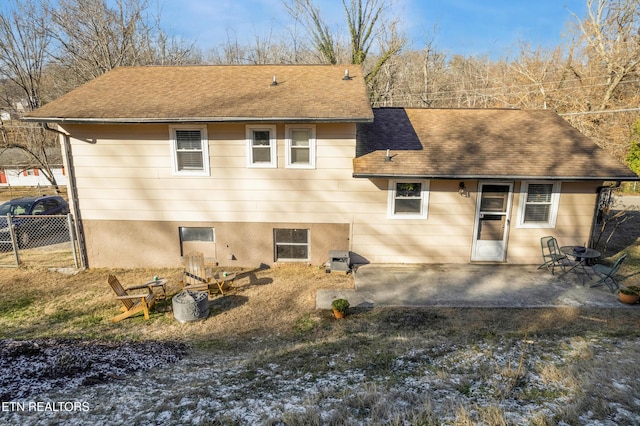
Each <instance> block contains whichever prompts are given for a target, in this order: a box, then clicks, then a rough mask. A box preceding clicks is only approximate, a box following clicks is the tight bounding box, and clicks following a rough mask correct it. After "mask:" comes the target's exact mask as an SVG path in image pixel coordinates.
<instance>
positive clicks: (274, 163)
mask: <svg viewBox="0 0 640 426" xmlns="http://www.w3.org/2000/svg"><path fill="white" fill-rule="evenodd" d="M254 131H268V132H269V150H270V152H269V154H270V155H269V162H261V163H254V161H253V132H254ZM246 137H247V167H249V168H262V169H264V168H267V169H275V168H277V167H278V144H277V139H276V126H275V125H251V126H247V128H246Z"/></svg>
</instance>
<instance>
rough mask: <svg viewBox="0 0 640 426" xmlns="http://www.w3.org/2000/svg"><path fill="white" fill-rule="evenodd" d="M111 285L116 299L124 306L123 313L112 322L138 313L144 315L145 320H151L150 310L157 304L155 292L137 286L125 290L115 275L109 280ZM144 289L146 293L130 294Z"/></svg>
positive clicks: (147, 287) (149, 288) (148, 287)
mask: <svg viewBox="0 0 640 426" xmlns="http://www.w3.org/2000/svg"><path fill="white" fill-rule="evenodd" d="M108 281H109V285H110V286H111V288H112V289H113V291H114V292H115V293H116V299H118V300H120V301H121V302H122V304H123V306H122V307H121V308H120V310H121V311H122V313H121V314H120V315H118V316H116V317H113V318H112V319H111V321H112V322H118V321H121V320H123V319H125V318H129V317H130V316H132V315H135V314H137V313H138V312H143V313H144V319H145V320H148V319H149V309H151V308H152V307H153V305H154V304H155V303H156V295H155V294H154V293H153V290H152V289H151V287H150V286H148V285H142V286H135V287H130V288H128V289H125V288H124V287H123V286H122V284H120V281H118V278H116V276H115V275H109V278H108ZM143 288H146V289H147V292H146V293H142V294H129V291H131V290H141V289H143Z"/></svg>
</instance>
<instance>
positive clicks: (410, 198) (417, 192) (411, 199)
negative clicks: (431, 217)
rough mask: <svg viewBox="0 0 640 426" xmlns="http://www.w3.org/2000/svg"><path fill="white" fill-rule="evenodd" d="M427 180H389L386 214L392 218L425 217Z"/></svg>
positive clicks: (427, 200)
mask: <svg viewBox="0 0 640 426" xmlns="http://www.w3.org/2000/svg"><path fill="white" fill-rule="evenodd" d="M428 202H429V181H427V180H391V181H389V203H388V204H389V210H388V216H389V217H390V218H393V219H426V218H427V210H428V209H427V206H428Z"/></svg>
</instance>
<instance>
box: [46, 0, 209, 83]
mask: <svg viewBox="0 0 640 426" xmlns="http://www.w3.org/2000/svg"><path fill="white" fill-rule="evenodd" d="M111 4H113V5H114V6H113V7H110V6H109V3H107V1H106V0H59V1H58V2H57V5H56V6H52V7H50V8H49V12H50V14H51V16H52V22H53V24H54V26H53V29H52V33H51V35H52V37H54V38H55V40H56V41H57V42H58V43H59V45H60V46H59V49H58V50H57V51H56V54H55V57H56V60H57V61H58V62H59V63H60V64H62V65H63V66H64V67H65V68H66V69H68V70H69V71H71V72H72V73H74V75H75V76H76V78H77V81H76V82H75V84H74V85H77V84H79V83H83V82H85V81H88V80H91V79H93V78H95V77H98V76H100V75H102V74H104V73H105V72H107V71H109V70H111V69H113V68H115V67H117V66H124V65H150V64H169V65H172V64H181V63H192V62H198V61H199V60H200V58H199V55H198V52H194V48H193V45H189V46H184V45H183V44H182V43H180V41H178V40H176V39H175V38H171V37H169V36H168V35H167V34H166V33H165V32H164V31H163V30H162V29H161V28H160V26H159V20H160V19H159V16H156V15H154V14H152V13H151V12H150V11H149V10H150V9H149V2H148V0H116V1H115V2H112V3H111ZM194 53H195V55H194Z"/></svg>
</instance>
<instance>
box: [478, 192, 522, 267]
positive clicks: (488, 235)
mask: <svg viewBox="0 0 640 426" xmlns="http://www.w3.org/2000/svg"><path fill="white" fill-rule="evenodd" d="M512 192H513V183H482V182H480V183H479V184H478V204H477V208H476V224H475V231H474V235H473V249H472V253H471V260H472V261H485V262H504V260H505V259H506V256H507V239H508V236H509V217H510V214H511V198H512Z"/></svg>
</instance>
